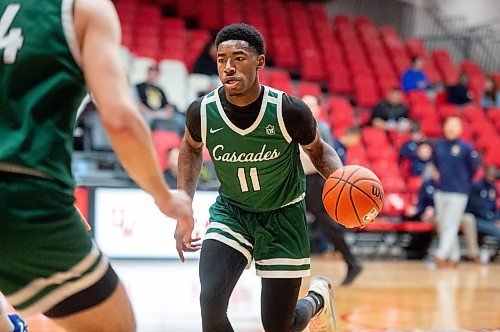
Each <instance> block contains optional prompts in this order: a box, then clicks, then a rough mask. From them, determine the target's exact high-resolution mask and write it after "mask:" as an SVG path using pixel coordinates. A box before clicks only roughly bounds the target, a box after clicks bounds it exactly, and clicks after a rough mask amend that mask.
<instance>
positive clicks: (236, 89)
mask: <svg viewBox="0 0 500 332" xmlns="http://www.w3.org/2000/svg"><path fill="white" fill-rule="evenodd" d="M263 67H264V55H257V54H256V52H255V51H254V50H253V49H252V48H251V47H250V46H249V45H248V43H247V42H246V41H242V40H228V41H225V42H223V43H220V44H219V47H218V48H217V70H218V72H219V78H220V80H221V82H222V84H223V85H224V88H225V89H226V92H227V93H228V94H229V95H230V96H243V95H245V93H246V92H247V91H248V90H249V89H250V88H252V87H254V86H255V85H256V84H259V81H258V76H257V71H258V70H260V69H262V68H263Z"/></svg>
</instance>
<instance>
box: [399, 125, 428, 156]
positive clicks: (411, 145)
mask: <svg viewBox="0 0 500 332" xmlns="http://www.w3.org/2000/svg"><path fill="white" fill-rule="evenodd" d="M425 141H426V137H425V135H424V133H423V132H422V131H421V130H420V126H419V125H418V124H416V123H414V124H413V125H412V127H411V137H410V140H408V141H406V142H405V143H404V144H403V145H402V146H401V149H400V151H399V155H400V156H401V157H402V158H408V159H411V158H413V157H414V156H416V154H417V148H418V146H419V144H420V143H423V142H425Z"/></svg>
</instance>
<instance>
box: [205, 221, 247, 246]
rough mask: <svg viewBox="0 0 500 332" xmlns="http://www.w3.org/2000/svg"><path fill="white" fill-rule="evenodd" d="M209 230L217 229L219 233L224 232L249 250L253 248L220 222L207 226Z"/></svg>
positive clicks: (238, 234)
mask: <svg viewBox="0 0 500 332" xmlns="http://www.w3.org/2000/svg"><path fill="white" fill-rule="evenodd" d="M210 228H217V229H220V230H221V231H224V232H226V233H228V234H231V235H232V236H234V237H235V238H236V239H237V240H238V241H240V242H241V243H243V244H244V245H247V246H249V247H250V248H253V245H252V244H251V243H250V242H248V240H247V239H245V238H244V237H243V235H241V234H240V233H236V232H235V231H233V230H232V229H231V228H229V226H227V225H224V224H222V223H220V222H211V223H210V225H209V226H208V229H210Z"/></svg>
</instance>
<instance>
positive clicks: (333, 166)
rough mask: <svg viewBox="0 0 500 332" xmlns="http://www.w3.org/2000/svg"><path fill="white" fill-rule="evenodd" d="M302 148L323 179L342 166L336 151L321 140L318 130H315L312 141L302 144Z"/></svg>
mask: <svg viewBox="0 0 500 332" xmlns="http://www.w3.org/2000/svg"><path fill="white" fill-rule="evenodd" d="M302 148H303V149H304V152H305V153H306V154H307V155H308V156H309V158H310V159H311V162H312V163H313V165H314V167H316V169H317V170H318V172H319V174H321V176H322V177H323V178H325V179H326V178H328V177H329V176H330V175H331V174H332V173H333V172H335V171H336V170H337V169H339V168H341V167H342V166H343V165H342V161H340V158H339V156H338V154H337V152H335V150H334V149H333V148H332V147H331V146H330V145H328V144H327V143H326V142H325V141H323V139H322V138H321V135H320V133H319V130H318V131H317V132H316V137H315V138H314V141H313V142H312V143H311V144H309V145H302Z"/></svg>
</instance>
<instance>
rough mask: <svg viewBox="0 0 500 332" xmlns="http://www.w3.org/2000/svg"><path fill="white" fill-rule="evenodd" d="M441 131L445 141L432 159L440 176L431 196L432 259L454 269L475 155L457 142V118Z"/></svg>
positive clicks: (436, 148)
mask: <svg viewBox="0 0 500 332" xmlns="http://www.w3.org/2000/svg"><path fill="white" fill-rule="evenodd" d="M443 129H444V130H443V132H444V137H445V139H442V140H439V141H437V142H436V144H435V147H434V153H433V156H432V163H433V165H434V167H435V169H436V170H437V172H438V174H439V180H438V181H437V190H436V192H435V194H434V205H435V210H436V221H437V224H438V233H439V246H438V249H437V251H436V253H435V256H434V258H433V259H434V262H435V263H436V265H437V266H442V265H444V264H446V263H451V264H452V265H456V264H458V261H459V260H460V247H459V243H458V230H459V227H460V222H461V219H462V216H463V213H464V211H465V207H466V205H467V201H468V196H469V192H470V190H471V187H472V177H473V175H474V173H475V171H476V169H477V167H478V164H479V160H478V155H477V153H476V152H475V151H474V150H473V149H472V147H471V146H470V145H469V144H467V143H466V142H464V141H462V140H461V139H460V135H461V133H462V122H461V120H460V118H458V117H449V118H447V119H446V121H445V123H444V127H443Z"/></svg>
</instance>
